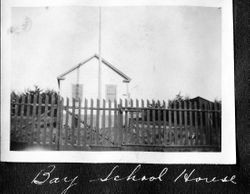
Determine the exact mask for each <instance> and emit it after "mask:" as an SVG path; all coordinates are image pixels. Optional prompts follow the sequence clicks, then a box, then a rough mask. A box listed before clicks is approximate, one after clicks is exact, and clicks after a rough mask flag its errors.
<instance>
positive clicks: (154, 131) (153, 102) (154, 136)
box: [152, 100, 156, 144]
mask: <svg viewBox="0 0 250 194" xmlns="http://www.w3.org/2000/svg"><path fill="white" fill-rule="evenodd" d="M152 105H153V143H154V144H156V130H155V128H156V127H155V101H154V100H153V101H152Z"/></svg>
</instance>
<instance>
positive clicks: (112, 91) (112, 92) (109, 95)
mask: <svg viewBox="0 0 250 194" xmlns="http://www.w3.org/2000/svg"><path fill="white" fill-rule="evenodd" d="M116 93H117V91H116V85H111V84H109V85H106V100H110V101H111V102H113V101H114V100H115V99H116Z"/></svg>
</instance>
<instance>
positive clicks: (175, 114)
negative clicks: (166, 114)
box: [174, 102, 178, 145]
mask: <svg viewBox="0 0 250 194" xmlns="http://www.w3.org/2000/svg"><path fill="white" fill-rule="evenodd" d="M177 143H178V131H177V111H176V102H174V144H175V145H176V144H177Z"/></svg>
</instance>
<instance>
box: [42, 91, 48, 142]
mask: <svg viewBox="0 0 250 194" xmlns="http://www.w3.org/2000/svg"><path fill="white" fill-rule="evenodd" d="M44 106H45V108H44V119H43V127H44V128H43V136H42V138H43V139H42V143H43V144H44V145H45V144H46V137H47V119H48V95H46V96H45V105H44Z"/></svg>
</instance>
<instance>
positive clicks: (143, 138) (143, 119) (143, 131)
mask: <svg viewBox="0 0 250 194" xmlns="http://www.w3.org/2000/svg"><path fill="white" fill-rule="evenodd" d="M141 107H142V115H141V118H142V122H141V126H142V127H141V136H142V143H143V142H145V136H146V133H145V132H146V131H145V118H144V117H145V109H144V100H142V99H141Z"/></svg>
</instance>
